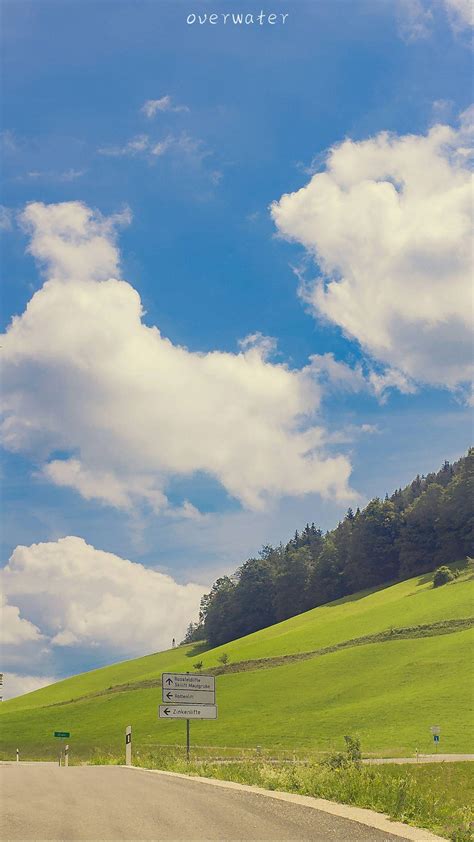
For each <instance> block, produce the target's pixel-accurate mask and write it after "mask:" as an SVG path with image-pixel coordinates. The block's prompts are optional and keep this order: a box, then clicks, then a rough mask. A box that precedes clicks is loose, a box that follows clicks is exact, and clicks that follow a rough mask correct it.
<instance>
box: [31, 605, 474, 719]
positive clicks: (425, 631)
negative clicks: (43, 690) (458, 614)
mask: <svg viewBox="0 0 474 842" xmlns="http://www.w3.org/2000/svg"><path fill="white" fill-rule="evenodd" d="M472 626H474V617H465V618H463V619H457V620H440V621H439V622H437V623H426V624H424V625H418V626H406V627H403V628H393V627H392V628H389V629H386V630H385V631H382V632H377V633H376V634H366V635H364V636H363V637H355V638H353V639H352V640H344V641H342V642H341V643H334V644H333V645H332V646H325V647H323V648H321V649H312V650H311V651H309V652H297V653H295V654H293V655H275V656H273V657H270V658H254V659H250V660H247V661H236V662H235V663H233V664H226V665H225V666H218V667H209V668H206V673H207V674H211V675H227V674H229V673H236V672H252V671H255V670H261V669H272V668H273V667H281V666H284V665H285V664H291V663H294V662H295V661H308V660H310V659H311V658H320V657H322V656H323V655H330V654H332V653H333V652H339V651H340V650H341V649H352V648H353V647H355V646H367V645H368V644H370V643H389V642H390V641H394V640H411V639H416V638H422V637H436V636H438V635H443V634H453V633H454V632H458V631H463V630H464V629H468V628H471V627H472ZM150 687H161V676H160V677H159V678H148V679H143V680H142V681H132V682H129V683H128V684H115V685H113V686H111V687H107V688H106V689H104V690H96V691H95V692H92V693H86V694H84V695H83V696H76V698H74V699H67V700H65V701H62V702H53V703H52V704H51V705H45V707H59V706H61V705H69V704H71V703H72V702H81V701H84V700H85V699H94V698H98V697H99V696H109V695H110V694H112V693H127V692H129V691H130V690H143V689H147V688H150Z"/></svg>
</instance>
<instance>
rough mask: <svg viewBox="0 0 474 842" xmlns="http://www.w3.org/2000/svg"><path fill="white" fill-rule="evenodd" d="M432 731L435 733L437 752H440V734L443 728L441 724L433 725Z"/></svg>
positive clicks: (434, 739)
mask: <svg viewBox="0 0 474 842" xmlns="http://www.w3.org/2000/svg"><path fill="white" fill-rule="evenodd" d="M430 731H431V733H432V735H433V742H434V744H435V752H436V753H438V744H439V735H440V733H441V728H440V727H439V725H432V726H431V728H430Z"/></svg>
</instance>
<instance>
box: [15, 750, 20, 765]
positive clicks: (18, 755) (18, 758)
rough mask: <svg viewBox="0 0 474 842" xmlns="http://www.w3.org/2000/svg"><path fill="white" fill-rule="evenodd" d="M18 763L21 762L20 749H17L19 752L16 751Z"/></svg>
mask: <svg viewBox="0 0 474 842" xmlns="http://www.w3.org/2000/svg"><path fill="white" fill-rule="evenodd" d="M16 762H17V763H19V762H20V749H19V748H17V750H16Z"/></svg>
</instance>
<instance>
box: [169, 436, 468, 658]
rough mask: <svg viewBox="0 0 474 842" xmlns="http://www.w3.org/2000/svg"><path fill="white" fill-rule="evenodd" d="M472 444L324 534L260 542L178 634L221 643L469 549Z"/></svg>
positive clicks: (308, 530)
mask: <svg viewBox="0 0 474 842" xmlns="http://www.w3.org/2000/svg"><path fill="white" fill-rule="evenodd" d="M473 499H474V448H472V449H470V450H469V452H468V453H467V455H466V456H464V457H462V458H461V459H459V461H457V462H455V463H454V464H450V463H449V462H445V463H444V464H443V466H442V467H441V468H440V470H439V471H437V472H436V473H435V472H433V473H430V474H428V475H427V476H417V477H416V478H415V479H414V480H413V482H411V483H410V484H409V485H407V486H406V487H405V488H399V489H397V490H396V491H395V492H394V493H393V494H392V495H391V496H390V497H389V496H388V495H386V497H385V499H384V500H381V499H379V498H377V497H376V498H374V499H373V500H371V501H370V503H368V505H367V506H366V507H365V508H364V509H363V510H362V511H361V510H359V509H357V510H356V511H355V512H354V511H353V510H352V509H348V511H347V514H346V516H345V517H344V520H342V521H341V522H340V523H339V524H338V525H337V527H336V528H335V529H333V530H332V531H330V532H326V534H323V533H322V531H321V529H319V528H318V527H317V526H316V525H315V524H314V523H312V524H311V525H310V524H306V526H305V527H304V529H303V530H302V531H301V532H299V531H296V532H295V534H294V537H293V538H292V539H291V540H290V541H288V543H287V544H286V545H283V544H280V545H279V546H278V547H273V546H271V545H268V546H264V547H263V548H262V550H261V551H260V553H259V556H258V558H250V559H248V560H247V561H245V562H244V563H243V564H242V565H241V566H240V567H239V568H238V570H237V571H236V572H235V573H234V574H233V575H232V576H222V577H221V578H219V579H217V581H216V582H215V583H214V585H213V586H212V588H211V591H210V592H209V593H208V594H206V595H205V596H204V597H203V598H202V600H201V609H200V616H199V623H197V624H193V623H191V624H190V625H189V627H188V631H187V634H186V638H185V641H186V642H191V641H195V640H203V639H206V640H207V641H208V643H209V645H210V646H219V645H221V644H223V643H227V642H228V641H230V640H234V639H236V638H238V637H242V636H243V635H246V634H250V633H251V632H254V631H258V630H259V629H262V628H265V627H266V626H270V625H272V624H273V623H278V622H279V621H281V620H286V619H287V618H288V617H293V616H294V615H295V614H300V613H301V612H302V611H307V610H308V609H310V608H315V607H316V606H318V605H323V604H324V603H326V602H330V601H332V600H334V599H339V598H341V597H344V596H347V595H349V594H352V593H355V592H356V591H360V590H364V589H366V588H374V587H377V586H379V585H384V584H386V583H389V582H392V581H394V580H397V579H407V578H410V577H411V576H416V575H418V574H421V573H426V572H429V571H431V570H434V569H435V568H436V567H438V566H439V565H443V564H449V563H450V562H453V561H456V560H459V559H463V558H465V557H466V556H467V555H471V554H472V553H473V548H474V517H473V511H472V501H473Z"/></svg>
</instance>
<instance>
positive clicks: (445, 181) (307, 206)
mask: <svg viewBox="0 0 474 842" xmlns="http://www.w3.org/2000/svg"><path fill="white" fill-rule="evenodd" d="M471 127H472V112H466V113H465V114H464V115H462V118H461V121H460V126H459V127H458V128H455V127H451V126H447V125H436V126H434V127H433V128H432V129H431V130H430V131H429V132H428V133H427V134H426V135H405V136H398V135H392V134H389V133H387V132H382V133H380V134H378V135H377V136H375V137H372V138H369V139H367V140H363V141H359V142H356V141H353V140H350V139H347V140H345V141H344V142H343V143H341V144H339V145H338V146H335V147H334V148H332V149H331V150H330V151H329V153H328V155H327V158H326V166H325V169H324V171H323V172H318V173H316V174H315V175H313V177H312V178H311V180H310V182H309V183H308V184H307V185H306V186H305V187H303V188H302V189H301V190H298V191H297V192H295V193H291V194H286V195H284V196H282V197H281V199H280V200H279V201H278V202H275V203H274V204H273V205H272V209H271V210H272V215H273V219H274V221H275V223H276V225H277V228H278V230H279V232H280V233H281V234H282V235H284V236H285V237H287V238H289V239H291V240H294V241H298V242H299V243H302V244H303V246H304V247H305V248H306V249H307V251H308V252H309V254H310V255H311V256H312V257H314V259H315V261H316V262H317V264H318V266H319V270H320V277H319V278H318V279H317V281H316V282H314V283H312V284H310V285H308V286H306V288H305V290H304V293H303V294H304V296H305V297H306V300H307V301H308V302H309V303H310V306H311V307H312V309H313V312H314V313H315V315H317V316H319V317H323V318H326V319H327V320H329V321H331V322H333V323H335V324H337V325H339V326H340V327H341V328H342V330H343V331H344V332H345V334H346V335H347V336H349V337H352V338H354V339H356V340H357V341H358V342H359V343H360V344H361V346H362V347H363V348H364V349H365V351H366V352H367V353H368V354H369V355H370V356H371V357H372V358H373V359H374V360H376V361H378V362H379V363H382V364H385V365H387V366H389V368H390V370H392V369H393V370H394V371H395V373H391V374H390V375H389V376H388V373H387V372H386V373H385V381H382V380H378V381H377V378H376V377H375V378H373V384H372V385H373V386H374V388H376V389H377V388H379V389H383V388H385V387H386V386H387V384H388V385H396V384H397V383H398V384H399V385H400V387H401V388H402V390H404V391H411V390H412V389H413V385H412V382H411V381H416V382H419V383H425V384H431V385H435V386H443V387H448V388H455V387H458V386H460V385H461V384H462V383H464V382H465V381H467V380H468V379H469V378H470V376H471V371H472V348H471V331H472V287H471V271H472V246H471V227H472V224H471V198H472V194H471V173H470V170H469V168H468V166H467V158H468V154H469V148H470V133H471Z"/></svg>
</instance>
